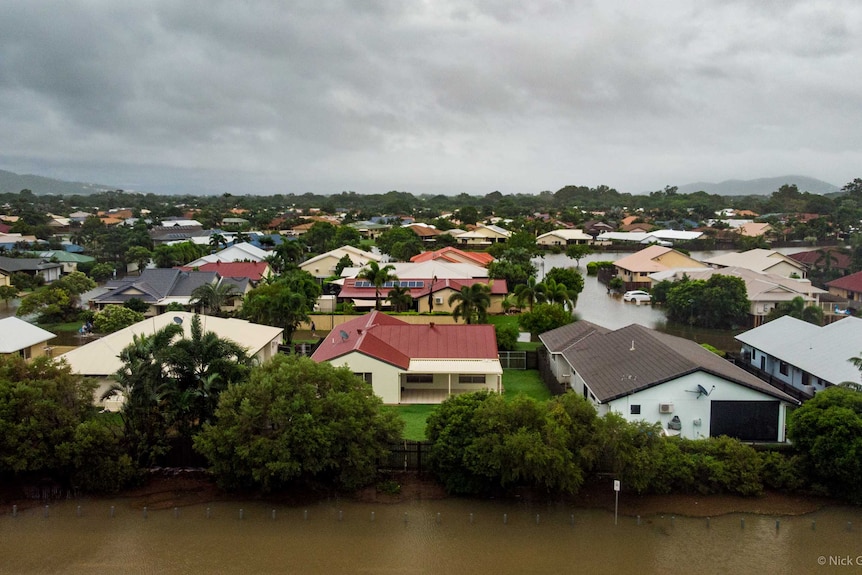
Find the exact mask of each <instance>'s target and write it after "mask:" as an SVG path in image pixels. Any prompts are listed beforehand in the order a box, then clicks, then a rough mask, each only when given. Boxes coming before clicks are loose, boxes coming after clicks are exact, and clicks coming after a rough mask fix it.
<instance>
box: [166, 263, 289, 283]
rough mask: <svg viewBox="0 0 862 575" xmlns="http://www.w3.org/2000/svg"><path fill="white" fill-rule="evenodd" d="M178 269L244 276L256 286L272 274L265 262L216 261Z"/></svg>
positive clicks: (230, 276)
mask: <svg viewBox="0 0 862 575" xmlns="http://www.w3.org/2000/svg"><path fill="white" fill-rule="evenodd" d="M179 269H181V270H183V271H186V272H190V271H200V272H217V273H218V275H220V276H221V277H223V278H245V279H247V280H248V281H249V283H250V284H251V285H252V286H256V285H257V284H259V283H260V282H261V281H262V280H264V279H265V278H268V277H270V276H271V275H272V270H271V269H270V267H269V264H268V263H266V262H222V261H216V262H212V263H207V264H204V265H202V266H197V267H191V266H181V267H180V268H179Z"/></svg>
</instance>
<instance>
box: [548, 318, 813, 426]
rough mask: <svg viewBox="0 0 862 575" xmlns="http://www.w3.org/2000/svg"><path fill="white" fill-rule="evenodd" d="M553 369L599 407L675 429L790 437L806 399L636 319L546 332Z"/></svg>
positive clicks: (564, 382)
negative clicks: (613, 326)
mask: <svg viewBox="0 0 862 575" xmlns="http://www.w3.org/2000/svg"><path fill="white" fill-rule="evenodd" d="M539 339H540V340H541V342H542V343H543V345H544V351H543V354H546V355H547V363H548V365H549V367H550V372H551V373H552V374H553V376H554V377H555V378H556V379H557V381H558V382H560V383H561V384H562V385H564V386H565V387H567V388H570V389H571V390H572V391H574V392H575V393H578V394H581V395H583V396H584V397H585V398H587V400H589V401H590V402H591V403H592V404H593V405H594V406H595V407H596V409H597V410H598V413H599V415H604V414H605V413H608V412H615V413H618V414H619V415H621V416H622V417H623V418H625V419H626V420H628V421H639V420H644V421H647V422H649V423H653V422H658V423H660V424H661V427H662V430H663V431H664V433H665V434H667V435H680V436H682V437H685V438H689V439H698V438H704V437H716V436H719V435H728V436H730V437H736V438H737V439H740V440H743V441H785V435H784V427H785V422H786V421H787V411H788V408H790V407H791V406H795V405H798V403H799V402H798V401H797V400H795V399H794V398H793V397H791V396H790V395H788V394H786V393H784V392H782V391H780V390H778V389H776V388H775V387H773V386H771V385H769V384H768V383H766V382H765V381H763V380H761V379H760V378H758V377H756V376H755V375H752V374H750V373H748V372H747V371H745V370H744V369H742V368H740V367H737V366H735V365H733V364H732V363H730V362H729V361H727V360H725V359H723V358H721V357H719V356H718V355H716V354H714V353H712V352H710V351H708V350H706V349H704V348H703V347H701V346H700V345H698V344H697V343H695V342H693V341H691V340H688V339H684V338H680V337H676V336H672V335H668V334H665V333H661V332H659V331H655V330H652V329H649V328H646V327H644V326H641V325H637V324H632V325H629V326H626V327H623V328H620V329H617V330H614V331H610V330H607V329H605V328H602V327H601V326H598V325H595V324H592V323H590V322H586V321H583V320H582V321H578V322H575V323H572V324H569V325H566V326H563V327H560V328H557V329H555V330H551V331H548V332H545V333H543V334H541V335H540V336H539Z"/></svg>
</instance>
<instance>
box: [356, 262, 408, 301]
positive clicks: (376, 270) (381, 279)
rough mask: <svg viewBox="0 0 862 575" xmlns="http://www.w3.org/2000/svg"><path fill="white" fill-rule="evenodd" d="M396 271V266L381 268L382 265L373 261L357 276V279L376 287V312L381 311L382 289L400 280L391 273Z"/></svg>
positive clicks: (389, 265)
mask: <svg viewBox="0 0 862 575" xmlns="http://www.w3.org/2000/svg"><path fill="white" fill-rule="evenodd" d="M394 269H395V266H393V265H391V264H387V265H385V266H383V267H380V264H378V263H377V262H374V261H371V262H368V265H367V266H366V267H364V268H362V271H360V272H359V273H358V274H357V275H356V279H361V280H366V281H367V282H368V283H370V284H371V285H373V286H374V309H376V310H379V309H380V288H382V287H383V284H385V283H386V282H394V281H397V280H398V276H396V275H395V274H393V273H391V272H392V270H394Z"/></svg>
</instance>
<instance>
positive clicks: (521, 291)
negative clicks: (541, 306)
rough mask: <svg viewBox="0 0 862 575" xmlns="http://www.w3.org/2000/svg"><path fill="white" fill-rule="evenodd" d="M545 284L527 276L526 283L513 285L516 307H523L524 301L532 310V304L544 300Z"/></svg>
mask: <svg viewBox="0 0 862 575" xmlns="http://www.w3.org/2000/svg"><path fill="white" fill-rule="evenodd" d="M544 290H545V285H544V284H542V283H540V282H538V281H536V278H534V277H530V278H527V283H523V284H518V285H516V286H515V292H514V295H515V301H516V302H517V304H518V307H523V306H524V304H525V303H526V304H527V306H528V307H529V308H530V311H533V305H534V304H536V303H541V302H543V301H545V293H544Z"/></svg>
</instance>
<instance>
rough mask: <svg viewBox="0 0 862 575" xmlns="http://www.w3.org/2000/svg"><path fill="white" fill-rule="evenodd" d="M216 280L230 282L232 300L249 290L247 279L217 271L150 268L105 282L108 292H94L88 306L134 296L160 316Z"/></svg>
mask: <svg viewBox="0 0 862 575" xmlns="http://www.w3.org/2000/svg"><path fill="white" fill-rule="evenodd" d="M219 283H226V284H231V285H233V286H234V290H235V291H236V292H237V294H238V295H237V297H236V298H234V299H237V300H240V299H242V296H243V295H245V294H246V293H247V292H249V291H250V290H251V284H250V282H249V281H248V278H230V277H227V278H224V277H221V276H220V275H219V274H218V272H203V271H183V270H180V269H165V268H151V269H145V270H144V271H143V272H141V275H140V276H130V277H126V278H123V279H120V280H113V281H109V282H107V283H106V284H105V287H106V288H108V291H106V292H104V293H101V294H98V295H96V296H95V297H93V298H92V299H90V300H89V302H88V303H89V306H90V308H91V309H96V310H102V309H104V308H105V306H107V305H110V304H114V305H123V304H125V303H126V302H127V301H129V300H131V299H133V298H134V299H139V300H141V301H143V302H144V303H146V304H149V306H150V308H149V310H148V311H147V312H146V313H145V314H144V315H148V316H152V315H159V314H162V313H164V311H165V308H166V307H167V306H168V305H170V304H172V303H178V304H180V305H182V306H189V305H191V304H190V302H191V300H192V292H193V291H194V290H195V289H196V288H198V287H200V286H202V285H205V284H219ZM235 304H236V302H227V304H226V305H225V309H230V308H232V307H236V305H235Z"/></svg>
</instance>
